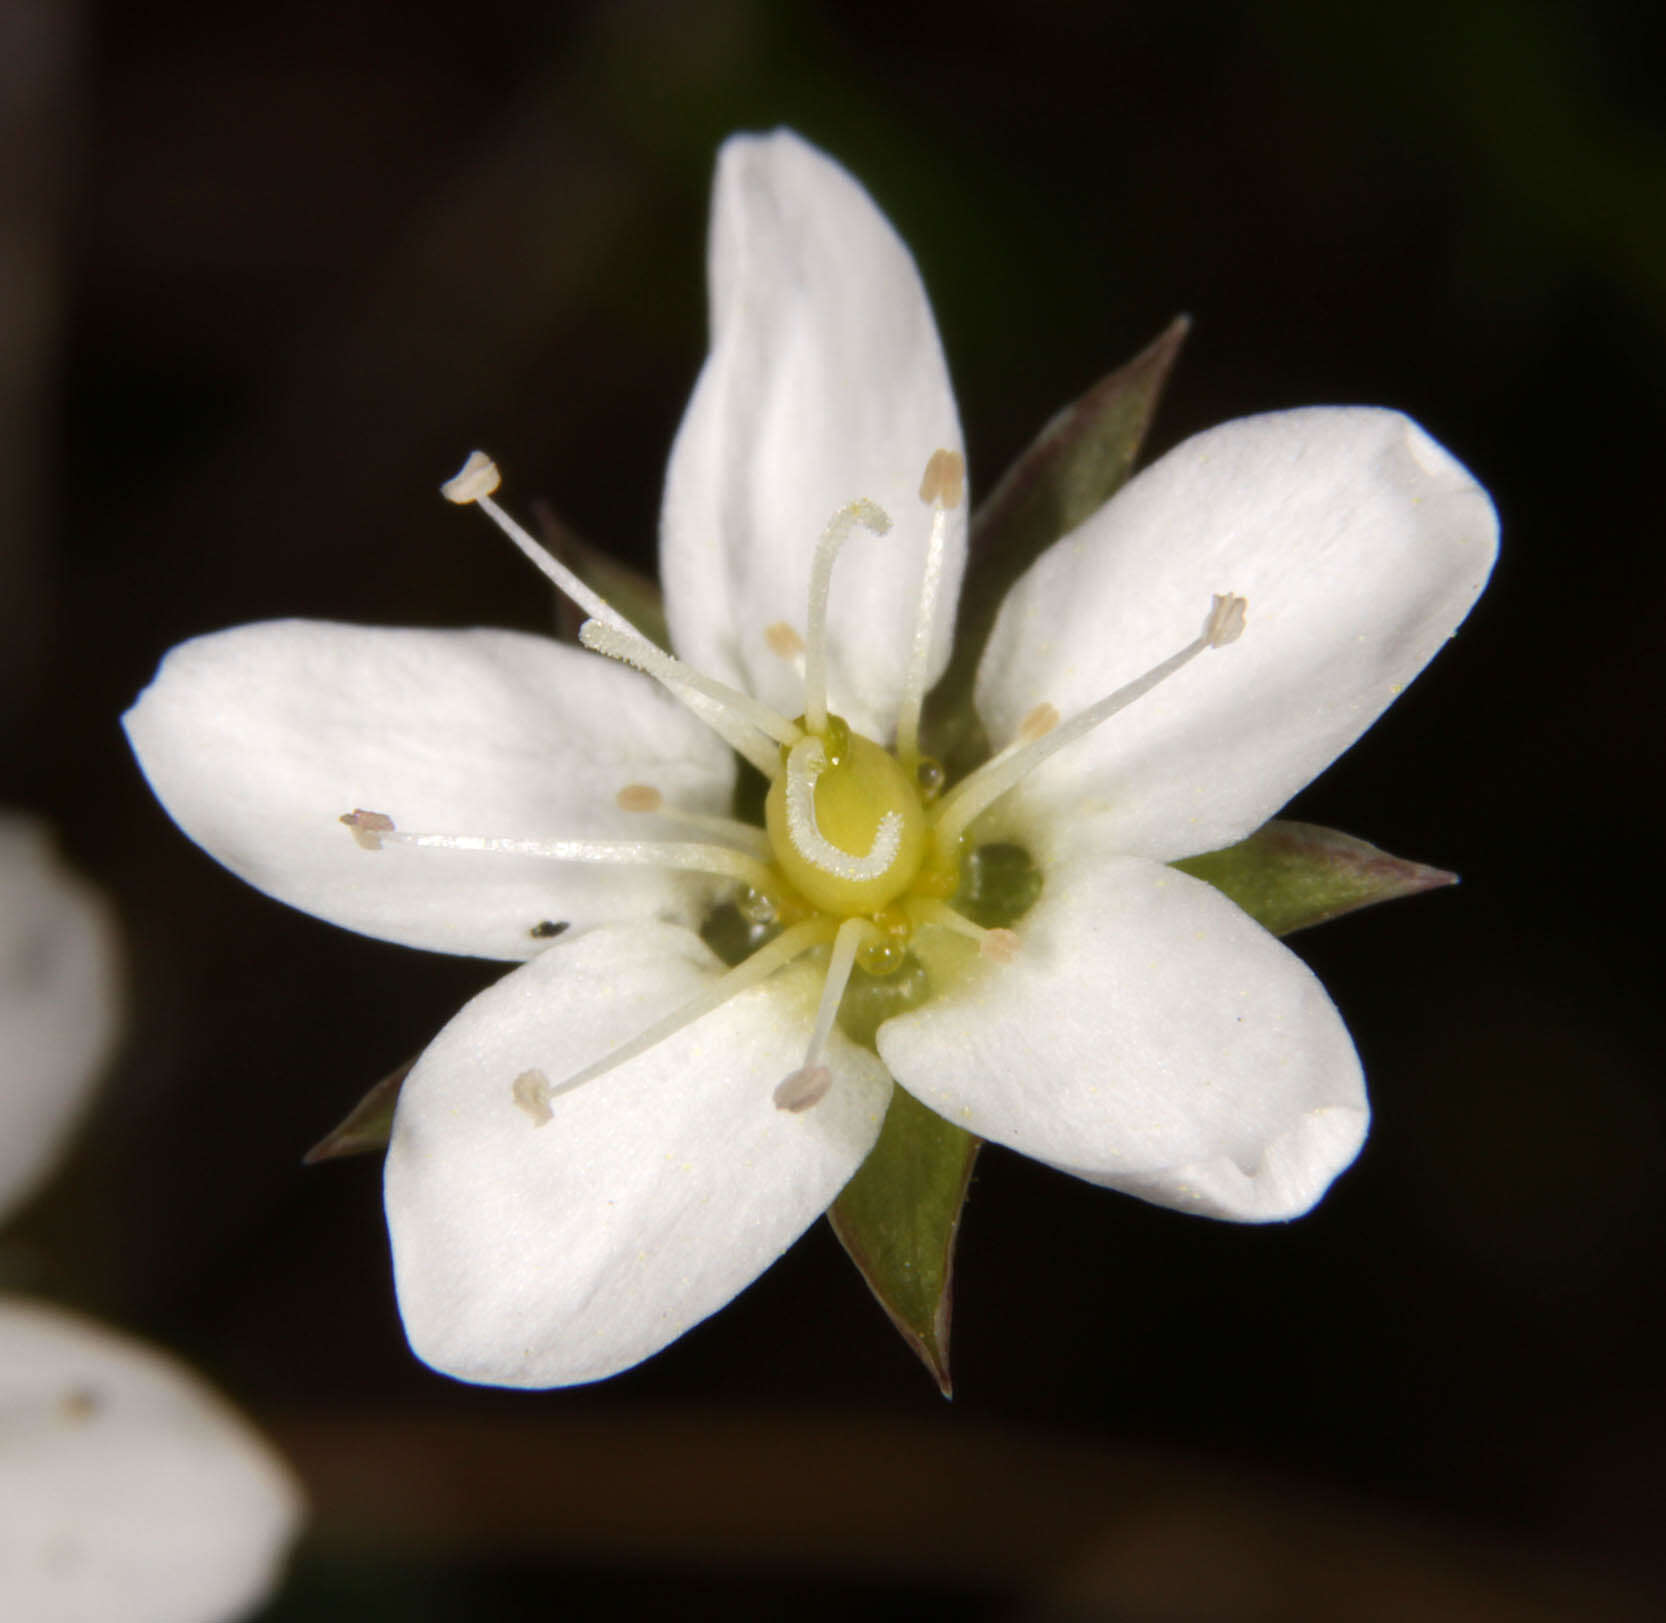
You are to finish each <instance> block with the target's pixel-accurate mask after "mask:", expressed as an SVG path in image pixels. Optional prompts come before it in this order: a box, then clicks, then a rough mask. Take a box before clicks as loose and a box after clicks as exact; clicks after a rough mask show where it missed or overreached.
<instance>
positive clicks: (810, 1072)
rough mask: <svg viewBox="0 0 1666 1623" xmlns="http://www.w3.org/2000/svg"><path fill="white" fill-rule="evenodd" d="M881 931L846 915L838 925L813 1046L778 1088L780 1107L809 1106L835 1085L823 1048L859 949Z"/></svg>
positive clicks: (778, 1104) (823, 986)
mask: <svg viewBox="0 0 1666 1623" xmlns="http://www.w3.org/2000/svg"><path fill="white" fill-rule="evenodd" d="M878 934H879V932H878V931H877V930H876V929H875V928H874V927H873V926H872V925H871V924H870V923H868V921H867V920H866V919H846V920H845V921H844V923H843V924H841V925H840V926H839V933H838V934H837V935H836V936H835V937H834V938H833V952H832V955H831V956H830V957H829V958H828V960H827V978H826V979H825V980H824V981H823V982H822V983H821V1003H820V1005H819V1006H818V1007H817V1009H816V1024H815V1027H814V1029H813V1030H812V1031H811V1033H810V1046H809V1047H808V1048H807V1049H806V1050H805V1051H804V1063H803V1064H802V1065H801V1066H799V1068H798V1069H797V1070H796V1071H794V1072H793V1073H792V1075H791V1076H789V1077H787V1078H786V1079H785V1080H784V1081H783V1082H781V1084H780V1085H779V1086H778V1087H777V1088H776V1090H775V1094H774V1098H775V1104H776V1108H777V1109H780V1110H790V1111H793V1112H795V1113H796V1112H798V1111H800V1110H808V1109H809V1108H810V1106H811V1105H813V1104H817V1103H819V1102H820V1101H821V1100H822V1099H824V1098H825V1097H826V1096H827V1090H828V1089H829V1088H830V1087H831V1086H832V1085H833V1073H832V1072H831V1071H830V1070H828V1068H827V1067H826V1066H825V1065H823V1064H822V1063H821V1056H822V1051H823V1050H824V1049H825V1048H826V1047H827V1039H828V1036H829V1034H830V1033H831V1032H832V1030H833V1022H834V1020H835V1019H836V1018H837V1017H838V1013H839V1004H840V1003H841V1002H842V1001H843V1000H844V995H845V987H846V986H848V985H849V984H850V972H851V968H852V967H853V966H854V964H855V963H856V953H857V949H858V948H860V947H861V945H862V943H863V942H864V941H866V940H867V939H868V937H870V936H877V935H878Z"/></svg>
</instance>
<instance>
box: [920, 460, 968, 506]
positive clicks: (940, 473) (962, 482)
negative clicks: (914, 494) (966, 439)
mask: <svg viewBox="0 0 1666 1623" xmlns="http://www.w3.org/2000/svg"><path fill="white" fill-rule="evenodd" d="M965 499H966V458H965V457H963V456H962V455H961V454H960V452H958V451H944V450H936V451H933V452H932V453H931V460H930V461H929V462H927V463H926V471H925V474H924V476H923V477H922V478H921V480H920V500H921V501H923V502H924V503H926V505H927V506H928V507H929V506H932V505H935V506H938V507H959V506H960V504H961V502H962V501H964V500H965Z"/></svg>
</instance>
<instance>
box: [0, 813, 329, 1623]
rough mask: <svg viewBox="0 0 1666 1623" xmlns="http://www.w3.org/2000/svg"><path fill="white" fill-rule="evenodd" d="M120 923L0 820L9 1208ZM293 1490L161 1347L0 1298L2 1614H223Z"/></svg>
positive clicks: (104, 1015)
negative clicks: (159, 1348) (157, 1347)
mask: <svg viewBox="0 0 1666 1623" xmlns="http://www.w3.org/2000/svg"><path fill="white" fill-rule="evenodd" d="M117 958H118V954H117V950H116V940H115V931H114V927H113V924H112V922H111V920H110V917H109V915H108V912H107V910H106V909H105V907H104V904H103V902H102V901H101V899H100V898H99V897H98V896H97V894H96V893H95V892H94V891H93V890H92V889H91V887H89V886H87V885H86V884H84V883H82V882H81V881H80V880H79V879H77V878H76V877H75V876H74V875H73V874H71V873H69V872H68V871H66V870H65V869H64V867H63V866H62V865H61V864H60V863H59V862H58V861H57V859H56V857H55V856H54V854H53V851H52V848H51V842H50V840H49V839H48V837H47V835H46V832H45V830H44V829H42V828H41V827H40V826H39V825H38V824H35V823H32V822H29V821H27V820H25V819H23V818H19V817H16V816H14V815H11V814H0V1211H3V1212H5V1213H7V1214H9V1213H10V1212H11V1211H12V1210H13V1209H14V1208H15V1207H17V1206H19V1205H21V1204H22V1203H23V1201H24V1200H25V1199H26V1198H27V1197H28V1195H29V1194H30V1193H32V1192H33V1191H34V1189H35V1188H36V1186H37V1185H38V1184H39V1183H40V1182H41V1181H42V1179H43V1178H44V1176H45V1175H46V1173H47V1172H48V1171H49V1170H50V1169H51V1166H52V1164H53V1163H54V1162H55V1161H56V1159H57V1156H58V1154H59V1151H60V1150H61V1148H62V1147H63V1142H64V1140H65V1138H66V1137H67V1135H68V1133H69V1132H70V1130H71V1128H72V1127H73V1126H74V1124H75V1122H76V1120H77V1119H78V1118H79V1116H80V1114H81V1112H82V1111H83V1109H84V1108H85V1106H86V1103H87V1100H88V1098H89V1097H90V1095H91V1092H92V1089H93V1087H94V1085H95V1083H96V1082H97V1080H98V1073H99V1070H100V1068H101V1066H102V1064H103V1062H104V1060H105V1058H106V1057H107V1055H108V1052H109V1049H110V1047H111V1044H112V1042H113V1039H114V1036H115V1033H116V1029H117V1026H118V1024H119V1013H120V998H119V994H118V968H117ZM300 1516H301V1496H300V1493H299V1491H298V1489H297V1488H296V1486H295V1484H294V1481H293V1480H292V1478H291V1477H290V1475H289V1472H288V1470H287V1469H286V1468H285V1466H284V1465H283V1463H282V1462H281V1461H280V1460H279V1459H278V1458H277V1457H276V1456H275V1455H274V1454H273V1452H272V1450H271V1449H270V1448H269V1447H268V1446H267V1444H266V1443H265V1442H264V1441H262V1439H261V1438H260V1437H259V1436H258V1435H256V1433H255V1432H254V1430H253V1429H252V1428H251V1427H250V1426H249V1424H248V1423H247V1422H246V1421H244V1420H243V1419H241V1418H240V1417H239V1416H238V1415H237V1414H236V1413H235V1412H234V1411H233V1410H232V1409H231V1408H230V1407H229V1406H228V1405H227V1404H226V1402H225V1401H224V1400H223V1399H222V1398H220V1397H218V1396H217V1395H216V1394H215V1393H214V1392H212V1391H211V1390H210V1389H209V1388H208V1387H207V1386H206V1385H204V1383H203V1382H202V1381H200V1380H199V1379H198V1378H197V1377H196V1376H194V1375H192V1374H191V1373H190V1372H189V1371H188V1370H186V1369H184V1368H183V1367H182V1366H181V1365H179V1364H177V1363H175V1362H174V1361H173V1360H172V1359H170V1358H168V1357H166V1356H165V1355H164V1354H162V1353H160V1352H157V1351H156V1350H155V1349H153V1348H150V1347H146V1346H143V1345H142V1344H140V1343H139V1342H136V1341H133V1340H130V1339H129V1338H127V1337H125V1336H121V1335H117V1334H116V1333H115V1332H113V1331H111V1330H107V1329H104V1328H103V1327H101V1326H100V1325H97V1324H95V1323H93V1322H92V1321H91V1320H88V1319H83V1318H81V1317H79V1316H78V1315H76V1314H72V1313H67V1312H65V1311H63V1310H62V1309H60V1308H55V1307H51V1306H48V1305H47V1304H45V1303H41V1302H32V1301H26V1300H24V1299H23V1298H21V1297H16V1296H9V1295H5V1294H0V1616H3V1617H6V1618H19V1619H22V1618H27V1619H31V1620H39V1623H229V1620H230V1619H233V1618H237V1617H242V1616H245V1615H246V1614H247V1613H248V1612H249V1611H250V1610H252V1609H253V1608H254V1607H255V1606H256V1605H258V1604H259V1602H260V1601H261V1600H262V1599H264V1597H265V1596H266V1594H267V1593H268V1592H269V1591H270V1589H271V1587H272V1585H273V1583H274V1582H275V1580H276V1576H277V1571H278V1567H279V1565H280V1563H281V1562H282V1559H283V1556H284V1554H285V1552H286V1551H287V1550H288V1547H289V1544H290V1542H291V1540H292V1539H293V1537H294V1534H295V1531H296V1529H297V1527H298V1525H299V1522H300Z"/></svg>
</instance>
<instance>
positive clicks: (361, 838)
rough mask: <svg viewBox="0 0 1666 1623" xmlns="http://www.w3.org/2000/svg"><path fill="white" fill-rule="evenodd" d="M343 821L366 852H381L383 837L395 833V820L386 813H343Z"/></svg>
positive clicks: (362, 811)
mask: <svg viewBox="0 0 1666 1623" xmlns="http://www.w3.org/2000/svg"><path fill="white" fill-rule="evenodd" d="M341 821H342V822H343V823H344V824H345V825H346V826H347V827H348V828H350V829H351V830H352V831H353V838H354V839H355V840H357V841H358V842H359V845H360V846H361V847H362V848H363V849H364V850H366V851H380V850H381V849H382V836H383V835H384V834H391V833H393V831H394V829H393V819H392V818H391V817H389V816H388V815H387V814H386V813H385V812H375V811H365V810H363V809H362V808H360V809H359V810H357V811H350V812H343V813H342V814H341Z"/></svg>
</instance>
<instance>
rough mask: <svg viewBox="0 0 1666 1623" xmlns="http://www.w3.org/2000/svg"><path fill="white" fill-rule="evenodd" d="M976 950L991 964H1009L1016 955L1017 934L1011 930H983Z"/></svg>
mask: <svg viewBox="0 0 1666 1623" xmlns="http://www.w3.org/2000/svg"><path fill="white" fill-rule="evenodd" d="M978 950H979V951H980V952H981V953H982V954H983V955H984V957H985V958H987V959H988V960H989V961H990V963H992V964H1010V963H1011V962H1012V961H1013V959H1014V958H1016V957H1017V956H1018V935H1017V932H1016V931H1013V930H1002V929H994V930H985V931H984V933H983V939H982V940H981V941H980V942H979V943H978Z"/></svg>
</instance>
